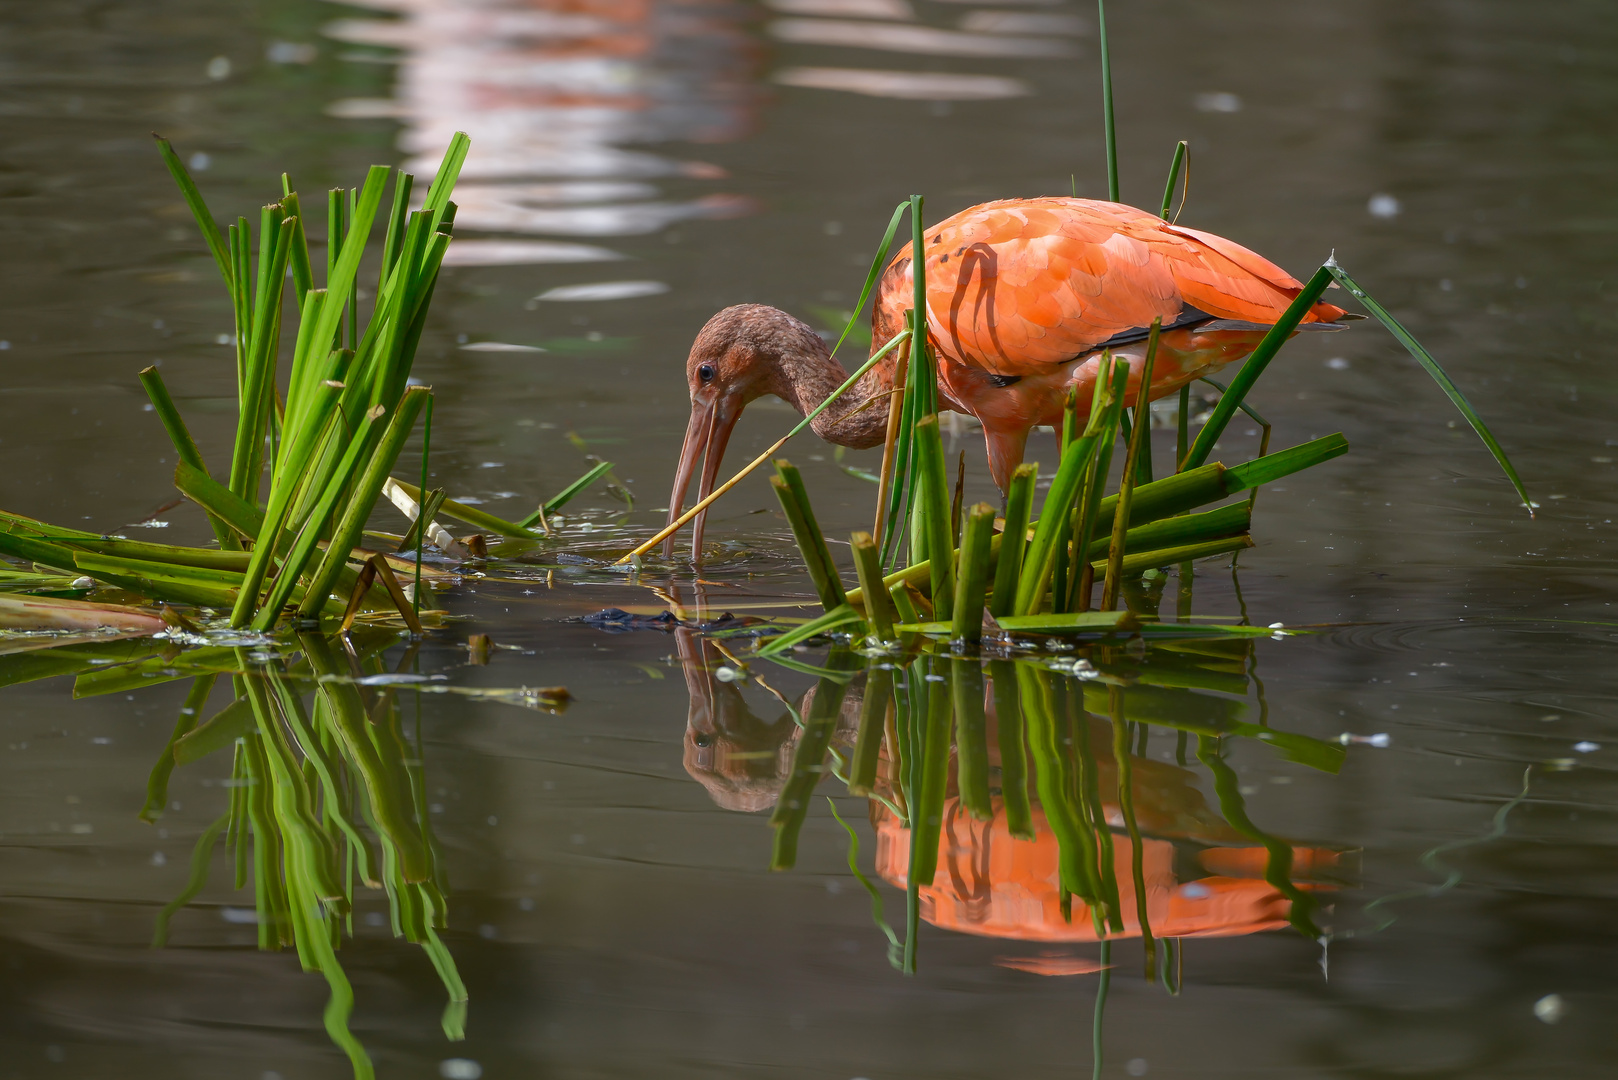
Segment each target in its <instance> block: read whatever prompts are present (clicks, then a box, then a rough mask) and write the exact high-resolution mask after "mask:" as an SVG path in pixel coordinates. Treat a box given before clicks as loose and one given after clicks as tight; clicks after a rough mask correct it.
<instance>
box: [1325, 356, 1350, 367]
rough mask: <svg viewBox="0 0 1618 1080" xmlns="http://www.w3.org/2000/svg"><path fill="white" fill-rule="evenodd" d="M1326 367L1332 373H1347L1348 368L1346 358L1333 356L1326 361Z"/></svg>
mask: <svg viewBox="0 0 1618 1080" xmlns="http://www.w3.org/2000/svg"><path fill="white" fill-rule="evenodd" d="M1326 366H1327V367H1329V368H1331V369H1332V370H1333V371H1347V370H1348V368H1349V364H1348V357H1346V356H1334V357H1332V358H1331V359H1330V360H1327V361H1326Z"/></svg>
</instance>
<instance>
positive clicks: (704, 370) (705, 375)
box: [697, 364, 713, 382]
mask: <svg viewBox="0 0 1618 1080" xmlns="http://www.w3.org/2000/svg"><path fill="white" fill-rule="evenodd" d="M697 378H699V379H701V380H702V381H703V382H712V381H713V365H712V364H703V365H702V366H701V367H699V368H697Z"/></svg>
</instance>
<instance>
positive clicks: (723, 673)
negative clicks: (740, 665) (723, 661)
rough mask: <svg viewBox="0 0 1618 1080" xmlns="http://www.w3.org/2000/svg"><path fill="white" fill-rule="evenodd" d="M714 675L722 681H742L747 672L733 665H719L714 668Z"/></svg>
mask: <svg viewBox="0 0 1618 1080" xmlns="http://www.w3.org/2000/svg"><path fill="white" fill-rule="evenodd" d="M713 677H714V678H716V679H718V680H719V681H720V682H726V683H729V682H742V681H744V680H745V679H746V678H747V673H746V672H745V671H737V670H736V669H735V668H733V667H718V668H715V669H714V673H713Z"/></svg>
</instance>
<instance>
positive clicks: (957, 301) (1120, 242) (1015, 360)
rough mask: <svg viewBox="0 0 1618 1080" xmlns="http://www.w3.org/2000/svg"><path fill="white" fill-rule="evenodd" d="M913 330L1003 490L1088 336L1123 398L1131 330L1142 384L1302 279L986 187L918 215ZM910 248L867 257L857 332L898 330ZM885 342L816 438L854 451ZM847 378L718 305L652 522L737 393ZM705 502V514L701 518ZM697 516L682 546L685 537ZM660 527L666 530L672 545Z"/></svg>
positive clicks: (1073, 204)
mask: <svg viewBox="0 0 1618 1080" xmlns="http://www.w3.org/2000/svg"><path fill="white" fill-rule="evenodd" d="M925 241H926V258H927V333H928V339H929V341H930V342H931V344H932V346H933V349H934V351H935V353H936V355H937V357H938V379H939V397H940V403H941V405H942V407H944V408H946V409H950V410H953V411H955V412H962V413H968V414H970V415H972V416H975V417H977V418H978V420H979V421H981V422H982V424H983V438H984V441H985V442H986V443H987V444H988V452H989V468H990V471H991V472H992V473H993V474H994V480H995V483H996V484H998V485H999V486H1000V488H1001V490H1004V489H1005V486H1006V484H1007V482H1008V481H1009V480H1010V478H1011V472H1012V470H1013V469H1015V468H1016V467H1017V465H1018V464H1019V463H1021V461H1022V457H1023V448H1024V446H1025V444H1026V443H1027V440H1028V433H1029V431H1030V430H1032V429H1033V428H1034V427H1036V426H1038V425H1041V424H1059V423H1061V418H1062V409H1063V406H1064V404H1065V401H1066V397H1067V392H1068V390H1069V388H1075V389H1076V390H1077V391H1078V406H1079V409H1080V411H1081V413H1082V412H1083V411H1084V410H1086V409H1087V408H1088V407H1089V400H1090V396H1091V393H1092V392H1093V390H1094V388H1095V381H1096V377H1097V373H1098V371H1099V369H1100V363H1101V354H1102V351H1103V350H1109V349H1110V350H1111V351H1112V354H1113V356H1115V357H1117V358H1119V359H1122V360H1127V361H1128V363H1129V366H1130V369H1131V375H1132V380H1131V382H1130V385H1129V391H1128V394H1127V401H1129V402H1130V403H1133V402H1134V401H1135V400H1136V399H1137V398H1138V396H1139V391H1140V374H1141V369H1142V367H1143V366H1144V362H1145V348H1146V339H1147V336H1148V333H1149V328H1150V326H1151V324H1152V320H1154V319H1156V318H1162V320H1163V330H1162V333H1161V334H1160V336H1159V339H1158V351H1157V357H1156V360H1155V361H1154V364H1153V371H1152V385H1151V387H1150V388H1149V390H1148V394H1147V398H1148V400H1151V399H1153V398H1159V397H1163V396H1164V395H1165V394H1169V393H1172V392H1174V391H1176V390H1178V389H1179V388H1180V387H1182V386H1184V385H1185V384H1186V383H1189V382H1191V381H1192V380H1194V379H1196V378H1198V377H1200V376H1202V375H1206V374H1208V373H1209V372H1212V371H1214V370H1216V369H1218V368H1220V367H1223V366H1224V365H1226V364H1229V363H1231V362H1233V361H1236V360H1241V359H1243V358H1245V357H1246V356H1247V355H1248V354H1249V353H1251V352H1252V351H1253V349H1255V348H1256V347H1257V346H1258V343H1259V341H1260V340H1262V339H1263V337H1264V333H1265V331H1267V330H1268V329H1269V328H1270V326H1271V325H1273V324H1274V323H1275V321H1276V320H1277V319H1279V318H1280V316H1281V313H1282V312H1283V311H1285V310H1286V308H1287V306H1288V305H1289V304H1290V303H1291V302H1292V300H1293V298H1295V297H1296V296H1297V295H1298V293H1299V292H1300V291H1301V290H1302V288H1303V285H1302V283H1301V282H1299V281H1298V280H1297V279H1296V278H1294V277H1293V276H1292V275H1290V274H1288V273H1287V272H1286V271H1285V270H1282V269H1281V268H1280V267H1279V266H1276V265H1275V264H1274V263H1272V262H1270V261H1269V260H1268V259H1265V258H1264V257H1262V256H1260V255H1256V254H1254V253H1253V252H1251V251H1249V250H1247V249H1246V248H1244V247H1242V246H1241V245H1240V244H1236V243H1233V242H1232V241H1229V240H1226V239H1225V238H1224V237H1220V236H1214V235H1213V234H1211V233H1205V232H1199V231H1197V230H1196V229H1188V228H1185V227H1183V226H1179V225H1172V224H1170V223H1168V222H1166V221H1164V220H1163V219H1162V218H1160V217H1158V216H1157V215H1155V214H1150V213H1147V212H1146V211H1144V210H1137V209H1135V208H1134V207H1132V206H1125V205H1123V204H1121V203H1112V202H1100V201H1097V200H1094V199H1065V198H1041V199H1003V200H1001V201H999V202H991V203H984V204H982V205H981V206H974V207H972V208H971V209H968V210H963V211H961V212H960V213H959V214H956V215H955V216H954V217H952V218H949V219H948V220H946V221H943V222H940V223H939V224H937V225H935V226H933V227H932V228H930V229H928V230H927V231H926V234H925ZM911 259H912V253H911V246H910V245H908V244H907V245H906V246H905V247H904V249H903V250H902V251H900V252H899V254H898V255H897V256H895V257H894V259H893V261H892V262H890V263H889V264H888V266H887V268H886V270H884V271H883V273H882V277H881V279H880V280H879V282H878V284H877V292H876V305H875V308H874V310H873V311H872V313H871V331H872V333H871V347H872V350H873V352H874V351H875V350H876V349H879V348H881V346H882V345H884V344H885V343H886V342H887V341H889V340H890V339H891V338H892V337H893V336H894V335H895V334H897V333H899V331H900V330H902V329H903V328H904V313H905V311H907V310H908V309H909V308H910V306H911V303H912V299H913V291H912V290H913V285H912V278H911ZM1343 315H1344V311H1343V309H1342V308H1339V307H1334V306H1333V305H1331V304H1325V303H1319V304H1316V305H1314V307H1313V308H1312V309H1310V311H1309V313H1308V314H1307V315H1305V316H1304V323H1303V327H1300V328H1306V327H1313V328H1317V329H1324V328H1326V327H1328V326H1330V327H1331V328H1333V329H1335V328H1337V324H1338V320H1340V319H1342V318H1343ZM897 366H898V358H897V356H896V355H893V356H890V357H888V358H887V359H886V360H884V361H882V362H881V363H879V364H878V365H877V366H876V367H874V368H872V369H871V370H870V371H869V372H867V373H866V375H865V376H864V377H863V378H862V379H860V381H859V382H858V383H856V384H855V385H854V386H853V387H851V388H850V389H849V391H848V392H847V393H845V394H844V395H843V396H842V397H840V398H839V399H838V400H836V401H834V402H832V404H831V405H830V406H828V407H827V408H826V411H825V412H823V413H821V414H820V415H819V416H818V417H816V418H815V421H814V423H813V424H812V425H811V426H812V427H813V428H814V431H815V434H817V435H819V436H820V437H821V438H822V439H825V440H826V441H828V442H833V443H838V444H840V445H843V446H852V447H857V448H865V447H870V446H876V445H877V444H879V443H881V442H882V441H883V439H884V437H885V435H886V431H887V413H888V410H887V408H886V406H885V404H883V403H884V402H885V401H886V400H887V398H886V395H887V394H888V393H889V392H890V391H891V390H892V389H893V383H894V376H895V374H896V369H897ZM847 378H848V372H846V371H845V370H843V368H842V366H841V365H839V364H838V363H837V362H836V361H835V360H833V359H832V358H831V355H830V353H829V352H828V350H827V348H826V343H825V342H824V341H822V340H821V338H820V336H819V335H818V334H816V333H815V332H814V331H813V330H811V329H810V328H809V327H808V326H806V325H804V324H803V323H801V322H799V321H798V320H797V319H794V318H793V317H792V316H790V315H788V314H786V313H785V312H783V311H778V310H777V309H775V308H772V307H766V306H764V305H762V304H741V305H738V306H736V307H729V308H726V309H725V310H723V311H721V312H719V314H717V315H715V316H714V317H713V318H711V319H709V320H708V323H707V325H706V326H704V327H703V328H702V331H701V333H699V334H698V335H697V339H696V341H695V342H694V343H693V344H692V346H691V355H690V357H689V358H688V359H687V361H686V379H687V382H688V383H689V384H690V387H691V422H690V425H689V426H688V427H687V428H686V433H685V445H684V447H683V448H682V449H681V452H680V463H679V468H678V470H677V471H676V473H675V477H674V491H673V493H672V494H671V495H670V497H669V521H670V522H673V521H674V519H675V518H676V517H678V516H679V513H680V508H681V505H682V503H683V502H684V501H685V494H686V489H687V488H688V487H689V486H690V483H691V476H692V474H693V473H694V472H695V470H696V463H697V458H698V457H699V456H702V455H705V460H704V462H703V469H702V482H701V485H700V487H699V496H698V497H699V498H705V497H706V496H707V495H708V494H709V492H711V491H712V490H713V485H714V480H715V477H716V475H717V474H718V471H719V464H720V460H721V459H722V458H723V456H724V453H725V444H726V442H727V441H728V440H729V438H730V433H731V430H732V428H734V427H735V424H736V420H737V418H738V417H740V416H741V412H742V409H743V407H744V406H746V404H747V403H748V402H750V401H752V400H754V399H755V398H759V397H763V396H764V395H766V394H774V395H775V396H776V397H779V398H783V399H785V400H786V401H787V402H788V403H790V404H791V405H792V406H793V407H794V408H795V409H797V410H798V412H800V413H802V414H805V415H807V414H808V413H809V412H810V411H811V410H813V409H814V408H815V407H816V406H817V405H819V404H820V403H821V402H823V401H825V400H826V398H827V397H828V396H830V394H831V393H832V391H834V390H835V389H837V387H838V386H840V385H841V384H842V383H843V382H844V380H846V379H847ZM704 516H705V515H704ZM702 532H703V516H699V517H698V518H697V519H696V522H695V532H694V535H693V540H692V550H693V551H694V552H700V551H701V550H702ZM672 543H673V541H672V538H671V539H670V545H671V546H672Z"/></svg>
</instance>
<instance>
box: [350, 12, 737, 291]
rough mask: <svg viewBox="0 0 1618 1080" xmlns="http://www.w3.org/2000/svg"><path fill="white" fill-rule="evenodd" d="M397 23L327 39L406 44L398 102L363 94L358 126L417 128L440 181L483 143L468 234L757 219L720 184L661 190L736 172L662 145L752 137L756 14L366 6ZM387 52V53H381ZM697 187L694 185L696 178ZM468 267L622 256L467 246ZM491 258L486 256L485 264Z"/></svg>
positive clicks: (404, 137)
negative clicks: (372, 121) (750, 19)
mask: <svg viewBox="0 0 1618 1080" xmlns="http://www.w3.org/2000/svg"><path fill="white" fill-rule="evenodd" d="M344 6H345V7H349V8H352V7H355V6H359V7H367V8H372V9H375V10H376V11H377V12H379V13H385V15H386V16H387V17H377V18H344V19H338V20H336V21H334V22H332V23H330V24H329V25H328V26H327V27H326V31H325V32H326V34H327V35H328V36H330V37H333V38H335V39H337V40H339V41H343V42H347V43H349V44H351V45H356V46H372V47H375V46H382V47H386V48H390V49H397V50H399V56H398V58H397V62H398V65H399V74H398V80H397V83H396V88H395V91H394V95H393V97H392V98H389V99H381V100H377V99H352V98H351V99H347V100H343V101H338V102H334V103H333V105H332V106H331V109H330V111H331V112H332V113H333V115H336V116H343V117H354V118H361V117H390V118H394V119H397V120H399V121H400V122H401V123H402V124H403V130H402V131H401V132H400V134H399V143H400V147H401V148H402V149H403V150H404V151H405V152H406V153H407V154H408V155H409V156H410V160H409V162H408V165H407V167H409V168H410V169H412V170H413V171H414V172H416V173H417V174H418V175H419V176H430V175H431V174H432V171H433V169H434V168H435V167H436V165H437V161H438V155H439V154H440V153H442V151H443V147H444V146H445V145H446V144H447V143H448V141H449V139H450V137H451V136H452V135H453V134H454V132H456V131H458V130H464V131H466V132H467V133H468V134H470V135H471V137H472V153H471V156H470V157H468V159H467V162H466V167H465V170H464V171H463V173H462V179H461V183H460V184H459V186H458V187H457V189H456V201H457V202H458V203H459V205H460V212H459V214H458V216H457V219H456V224H457V227H458V230H459V231H460V232H461V233H463V234H464V233H465V232H466V231H473V232H485V233H497V234H498V233H504V234H508V235H510V234H515V235H518V236H534V235H539V236H557V237H577V238H609V237H614V236H634V235H641V234H645V233H649V232H656V231H659V230H661V229H665V228H667V227H669V226H670V225H673V224H676V223H678V222H682V221H689V220H692V219H702V218H721V217H731V216H735V215H737V214H741V213H746V212H748V211H749V210H750V208H751V206H750V204H749V202H748V201H747V200H745V199H743V198H741V197H739V196H735V195H729V194H725V193H723V192H716V191H709V192H706V193H704V194H702V195H699V196H697V197H689V196H688V195H685V192H682V195H683V196H684V197H680V198H666V197H663V195H664V192H663V191H662V190H661V189H660V188H659V187H657V186H656V185H655V184H654V183H652V181H656V180H658V179H660V178H684V179H696V180H703V181H713V180H719V179H722V178H723V177H724V175H725V173H724V171H723V170H722V169H720V168H718V167H717V166H715V165H712V164H708V163H705V162H702V161H694V160H689V159H684V158H682V157H680V156H676V155H677V152H676V154H665V153H658V152H653V151H652V150H650V149H647V148H648V147H651V146H657V145H660V144H668V143H677V142H687V143H719V142H730V141H734V140H736V139H740V138H742V137H744V136H745V135H746V134H747V133H748V132H749V131H750V130H751V128H752V125H753V122H754V112H755V109H756V107H757V102H758V97H759V95H758V91H757V89H756V82H757V72H756V69H757V65H758V56H757V49H756V46H755V45H754V43H753V42H752V40H751V39H750V38H749V37H748V36H747V35H746V34H745V33H744V32H743V29H742V23H743V21H744V20H745V18H746V17H747V11H748V9H747V8H745V7H743V6H741V5H737V4H733V3H725V2H717V0H358V2H357V3H356V2H352V0H351V2H347V3H345V5H344ZM374 56H375V54H372V58H374ZM681 186H682V187H684V188H685V191H687V192H688V191H689V187H688V186H686V185H681ZM456 246H457V247H458V248H464V250H462V251H461V252H460V253H459V257H458V258H457V259H456V261H457V262H459V263H461V264H463V265H464V264H467V263H469V262H471V263H478V262H484V261H487V262H489V263H512V262H519V261H532V262H551V261H556V262H591V261H600V260H604V259H611V258H614V257H615V256H616V253H614V252H613V251H612V250H611V249H609V248H602V247H599V246H596V245H585V244H577V243H567V242H561V241H558V242H549V243H533V242H530V243H528V244H527V245H524V244H523V243H521V242H504V241H501V242H488V241H485V242H483V243H481V244H480V243H478V242H477V241H475V240H474V241H473V242H472V243H470V244H467V243H466V242H465V241H462V242H461V243H458V244H457V245H456ZM483 255H486V256H487V259H486V260H485V259H484V258H483V257H482V256H483Z"/></svg>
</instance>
